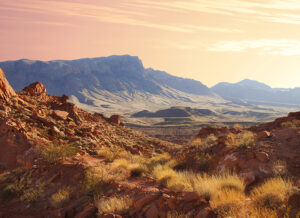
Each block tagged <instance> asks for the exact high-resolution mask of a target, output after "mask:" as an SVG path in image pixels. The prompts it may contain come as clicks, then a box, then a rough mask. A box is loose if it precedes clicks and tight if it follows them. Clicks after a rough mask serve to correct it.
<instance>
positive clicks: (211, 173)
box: [0, 70, 300, 218]
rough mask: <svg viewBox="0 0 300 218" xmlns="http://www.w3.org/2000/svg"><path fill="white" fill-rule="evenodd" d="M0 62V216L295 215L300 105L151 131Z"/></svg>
mask: <svg viewBox="0 0 300 218" xmlns="http://www.w3.org/2000/svg"><path fill="white" fill-rule="evenodd" d="M67 100H68V97H67V96H62V97H58V96H49V95H48V94H47V92H46V89H45V87H44V86H43V85H42V84H41V83H39V82H37V83H34V84H31V85H29V86H28V87H26V88H24V89H23V91H21V92H15V91H14V90H13V89H12V88H11V86H10V85H9V84H8V82H7V80H6V78H5V75H4V73H3V72H2V70H0V102H1V103H0V173H1V174H0V217H147V218H152V217H199V218H202V217H203V218H206V217H257V218H258V217H297V216H299V215H300V193H299V188H300V112H298V113H290V114H289V116H288V117H284V118H278V119H277V120H275V121H274V122H271V123H266V124H263V125H260V126H254V127H250V128H242V127H239V126H235V127H234V128H232V129H229V128H225V127H222V128H214V127H207V128H202V129H201V130H200V132H199V134H198V135H197V136H195V137H194V138H193V139H192V140H191V142H190V143H189V144H188V145H182V146H180V145H177V144H172V143H168V142H164V141H161V140H158V139H155V138H150V137H147V136H145V135H143V134H141V133H139V132H135V131H133V130H131V129H128V128H126V127H124V125H123V123H122V120H121V117H120V116H118V115H114V116H111V117H110V118H106V117H104V116H103V115H101V114H97V113H96V114H90V113H88V112H85V111H83V110H80V109H78V108H77V107H76V106H75V105H74V104H72V103H69V102H68V101H67Z"/></svg>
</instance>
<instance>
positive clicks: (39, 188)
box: [3, 172, 44, 203]
mask: <svg viewBox="0 0 300 218" xmlns="http://www.w3.org/2000/svg"><path fill="white" fill-rule="evenodd" d="M19 173H21V172H17V174H15V175H10V176H11V178H10V181H8V183H7V184H6V186H5V187H3V188H4V189H3V192H4V193H5V195H6V197H8V196H17V197H18V198H19V199H20V200H22V201H25V202H27V203H35V202H36V201H37V200H38V199H39V198H40V197H42V195H43V193H44V184H43V183H36V184H35V183H33V181H32V179H31V175H30V174H26V173H21V174H19ZM13 174H14V173H13Z"/></svg>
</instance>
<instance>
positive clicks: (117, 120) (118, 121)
mask: <svg viewBox="0 0 300 218" xmlns="http://www.w3.org/2000/svg"><path fill="white" fill-rule="evenodd" d="M108 122H110V123H114V124H117V125H118V126H124V123H123V121H122V117H121V116H120V115H112V116H111V117H110V118H108Z"/></svg>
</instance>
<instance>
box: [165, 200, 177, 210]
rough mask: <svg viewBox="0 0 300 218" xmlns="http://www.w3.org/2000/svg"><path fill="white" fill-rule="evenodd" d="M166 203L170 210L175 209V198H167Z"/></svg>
mask: <svg viewBox="0 0 300 218" xmlns="http://www.w3.org/2000/svg"><path fill="white" fill-rule="evenodd" d="M167 205H168V207H169V208H170V209H171V210H176V209H177V206H176V200H175V198H170V199H168V200H167Z"/></svg>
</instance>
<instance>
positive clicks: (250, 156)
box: [246, 151, 255, 159]
mask: <svg viewBox="0 0 300 218" xmlns="http://www.w3.org/2000/svg"><path fill="white" fill-rule="evenodd" d="M246 156H247V157H248V158H249V159H253V158H254V157H255V155H254V153H253V152H252V151H250V152H247V153H246Z"/></svg>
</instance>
